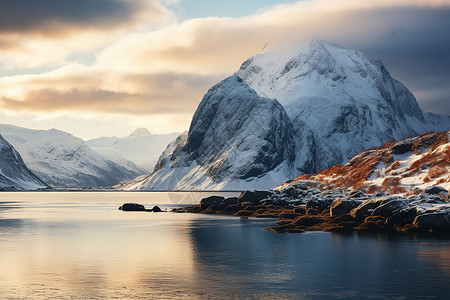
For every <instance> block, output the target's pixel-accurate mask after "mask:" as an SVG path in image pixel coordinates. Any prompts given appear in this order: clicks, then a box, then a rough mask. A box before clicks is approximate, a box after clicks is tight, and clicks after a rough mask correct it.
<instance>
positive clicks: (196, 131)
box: [122, 41, 450, 190]
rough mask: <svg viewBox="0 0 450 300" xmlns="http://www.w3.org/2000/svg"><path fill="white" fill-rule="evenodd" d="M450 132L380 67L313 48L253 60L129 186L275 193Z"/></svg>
mask: <svg viewBox="0 0 450 300" xmlns="http://www.w3.org/2000/svg"><path fill="white" fill-rule="evenodd" d="M252 122H253V123H252ZM448 129H450V116H440V115H436V114H431V113H424V112H422V110H421V109H420V107H419V105H418V104H417V101H416V99H415V98H414V96H413V95H412V94H411V93H410V92H409V90H408V89H407V88H406V87H405V86H404V85H403V84H401V83H400V82H398V81H397V80H395V79H393V78H392V77H391V76H390V74H389V72H388V71H387V70H386V68H385V67H384V66H383V64H382V63H380V62H376V63H372V62H370V61H369V60H368V59H366V58H365V57H364V55H363V54H361V53H360V52H358V51H354V50H347V49H344V48H341V47H338V46H334V45H330V44H327V43H324V42H319V41H312V42H309V43H307V44H305V45H303V46H301V47H299V48H297V49H282V50H281V49H274V50H271V51H267V52H264V53H261V54H258V55H256V56H254V57H252V58H250V59H248V60H247V61H245V62H244V63H243V64H242V66H241V67H240V69H239V70H238V71H237V72H236V73H235V75H234V76H232V77H230V78H227V79H225V80H224V81H222V82H221V83H219V84H217V85H216V86H214V87H213V88H211V89H210V90H209V91H208V93H207V94H206V95H205V96H204V98H203V100H202V102H201V103H200V105H199V107H198V109H197V112H196V113H195V115H194V118H193V120H192V123H191V126H190V129H189V133H188V134H187V135H186V137H184V138H183V137H180V138H179V140H178V144H177V145H174V146H173V147H172V148H173V151H171V153H170V154H167V153H165V155H163V156H162V157H161V159H160V161H159V162H158V164H157V166H156V168H155V172H154V173H153V174H152V175H150V176H147V177H146V178H143V179H142V180H141V181H140V182H139V183H137V182H136V181H134V182H133V184H130V185H129V186H126V185H125V188H129V189H153V190H154V189H242V188H246V189H248V188H268V187H271V186H272V187H273V186H275V185H276V182H278V183H281V182H282V181H283V180H286V179H288V178H292V177H295V176H297V175H298V174H302V173H310V172H316V171H318V170H321V169H324V168H327V167H330V166H332V165H334V164H337V163H344V162H347V161H348V160H349V159H350V158H351V157H352V156H353V155H355V154H357V153H359V152H362V151H364V150H366V149H368V148H371V147H374V146H379V145H381V144H383V143H384V142H386V141H387V140H390V139H401V138H405V137H408V136H414V135H418V134H421V133H424V132H426V131H429V130H448ZM228 166H229V167H228ZM244 166H245V167H246V168H247V169H248V170H252V169H253V170H252V171H251V172H244V171H243V170H245V168H244ZM122 186H123V185H122Z"/></svg>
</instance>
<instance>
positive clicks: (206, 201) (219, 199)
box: [200, 196, 225, 210]
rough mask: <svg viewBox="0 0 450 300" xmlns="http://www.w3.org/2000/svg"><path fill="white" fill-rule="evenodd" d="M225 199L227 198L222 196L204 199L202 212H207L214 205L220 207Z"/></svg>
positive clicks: (201, 203)
mask: <svg viewBox="0 0 450 300" xmlns="http://www.w3.org/2000/svg"><path fill="white" fill-rule="evenodd" d="M224 199H225V197H221V196H210V197H207V198H203V199H202V200H201V201H200V210H205V209H207V208H208V207H210V206H212V205H219V204H220V203H221V202H222V201H223V200H224Z"/></svg>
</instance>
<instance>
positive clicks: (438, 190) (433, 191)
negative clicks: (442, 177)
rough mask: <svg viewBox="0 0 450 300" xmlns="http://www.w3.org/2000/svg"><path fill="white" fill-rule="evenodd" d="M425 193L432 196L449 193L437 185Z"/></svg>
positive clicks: (430, 187) (428, 188) (427, 189)
mask: <svg viewBox="0 0 450 300" xmlns="http://www.w3.org/2000/svg"><path fill="white" fill-rule="evenodd" d="M425 193H427V194H431V195H439V194H440V193H448V191H447V190H446V189H445V188H443V187H442V186H439V185H436V186H429V187H427V188H426V189H425Z"/></svg>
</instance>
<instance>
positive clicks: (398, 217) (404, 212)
mask: <svg viewBox="0 0 450 300" xmlns="http://www.w3.org/2000/svg"><path fill="white" fill-rule="evenodd" d="M416 217H417V208H416V207H415V206H408V207H405V208H402V209H398V210H396V211H394V212H393V213H392V215H391V216H389V217H388V218H387V219H386V222H387V223H388V224H391V225H395V224H396V225H405V224H412V222H413V221H414V219H415V218H416Z"/></svg>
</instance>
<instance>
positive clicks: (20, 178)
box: [0, 135, 48, 190]
mask: <svg viewBox="0 0 450 300" xmlns="http://www.w3.org/2000/svg"><path fill="white" fill-rule="evenodd" d="M40 188H48V185H47V184H46V183H44V182H43V181H42V180H40V179H39V178H38V177H37V176H36V175H34V174H33V173H32V172H31V171H30V170H29V169H28V168H27V166H26V165H25V163H24V162H23V160H22V157H21V156H20V154H19V153H18V152H17V151H16V150H15V149H14V147H13V146H11V144H10V143H8V142H7V141H6V140H5V139H4V138H3V137H2V136H1V135H0V190H36V189H40Z"/></svg>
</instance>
